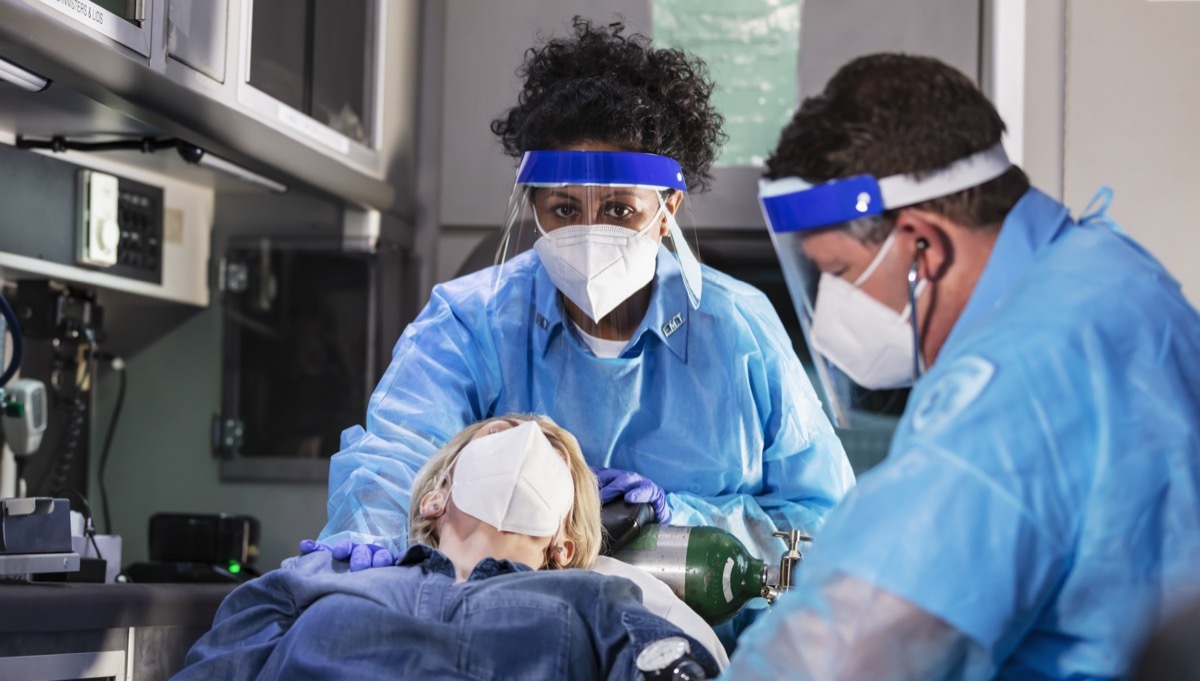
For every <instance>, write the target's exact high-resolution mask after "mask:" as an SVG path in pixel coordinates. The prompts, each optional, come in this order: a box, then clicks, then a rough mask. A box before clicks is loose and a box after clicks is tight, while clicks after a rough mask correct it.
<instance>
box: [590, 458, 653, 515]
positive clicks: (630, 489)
mask: <svg viewBox="0 0 1200 681" xmlns="http://www.w3.org/2000/svg"><path fill="white" fill-rule="evenodd" d="M592 472H593V473H595V474H596V477H597V478H599V480H600V503H602V504H607V503H608V502H610V501H612V500H613V499H616V498H617V497H619V496H622V495H624V497H625V501H628V502H629V503H631V504H650V505H651V506H653V507H654V515H655V517H656V518H657V520H658V523H659V524H660V525H666V524H667V523H669V522H671V509H670V507H668V506H667V493H666V492H665V491H663V488H661V487H659V486H658V485H656V484H654V483H653V482H651V481H650V480H648V479H646V478H644V477H642V476H641V475H638V474H637V473H634V472H633V471H622V470H618V469H616V468H593V469H592Z"/></svg>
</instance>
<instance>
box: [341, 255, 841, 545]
mask: <svg viewBox="0 0 1200 681" xmlns="http://www.w3.org/2000/svg"><path fill="white" fill-rule="evenodd" d="M503 267H504V272H503V278H502V284H501V285H500V286H499V287H497V286H496V285H495V284H494V282H495V277H496V271H495V268H488V269H486V270H483V271H481V272H477V273H475V274H472V275H468V276H465V277H462V278H459V279H456V280H454V281H451V282H448V283H446V284H443V285H440V286H437V287H435V288H434V290H433V294H432V297H431V299H430V301H429V304H428V305H427V306H426V307H425V310H424V311H422V313H421V314H420V316H419V317H418V318H417V319H416V320H415V321H414V322H413V323H412V324H410V325H409V326H408V328H407V329H406V330H405V332H404V334H403V335H402V336H401V337H400V341H399V342H398V343H397V344H396V348H395V350H394V352H393V357H392V363H391V365H390V366H389V367H388V370H387V372H386V374H385V375H384V377H383V380H382V381H380V383H379V386H378V387H377V388H376V389H375V392H374V394H373V395H372V396H371V400H370V404H369V406H368V410H367V422H366V428H365V429H364V428H361V427H358V426H355V427H353V428H350V429H348V430H346V431H345V432H344V433H343V434H342V451H340V452H339V453H338V454H336V455H335V456H334V457H333V459H332V461H331V462H330V473H329V523H328V525H326V527H325V529H324V531H323V532H322V533H321V539H322V540H324V541H336V540H338V539H342V538H349V539H352V540H354V541H356V542H375V543H379V544H383V545H385V546H390V547H392V548H394V549H399V548H401V547H403V546H404V545H405V544H406V541H407V513H408V508H409V489H410V487H411V485H412V481H413V477H414V475H415V474H416V472H417V470H418V469H419V468H420V466H421V465H422V464H423V463H424V462H425V460H426V459H428V458H429V456H430V455H432V454H433V452H434V451H436V449H437V448H438V447H439V446H441V445H442V444H443V443H445V442H446V441H447V440H448V439H450V438H451V437H452V436H453V435H455V434H456V433H458V432H459V431H460V430H462V428H463V427H464V426H466V425H467V424H470V423H472V422H475V421H478V420H480V419H483V418H487V417H490V416H495V415H503V414H506V413H511V412H537V413H544V414H547V415H549V416H550V417H551V418H553V419H554V420H555V421H556V422H557V423H559V424H560V425H562V426H563V427H565V428H567V429H568V430H570V431H571V432H572V433H573V434H574V435H575V437H576V438H577V439H578V440H579V444H580V446H581V448H582V450H583V454H584V456H585V457H586V458H587V461H588V463H590V464H591V465H593V466H607V467H613V468H621V469H627V470H633V471H636V472H638V473H641V474H642V475H644V476H646V477H647V478H649V479H650V480H653V481H654V482H656V483H658V484H659V485H661V486H662V487H663V488H664V489H665V490H666V491H667V492H668V493H669V494H668V500H669V503H670V507H671V513H672V523H674V524H679V525H717V526H720V527H723V528H725V529H727V530H729V531H730V532H732V533H733V534H734V535H736V536H737V537H738V538H739V539H741V540H742V541H743V542H744V543H745V544H746V545H747V548H749V549H750V551H751V552H753V553H755V554H757V555H758V556H760V557H764V558H773V557H775V556H778V555H779V554H780V553H781V552H782V550H783V544H782V542H780V541H779V540H778V539H775V538H773V537H771V532H772V531H773V530H775V529H776V528H797V529H802V530H805V531H807V532H813V531H815V530H816V529H817V528H818V527H819V526H820V524H821V520H822V518H823V517H824V515H825V513H826V512H827V511H829V509H830V508H832V507H833V506H834V505H835V504H836V503H837V502H838V501H840V500H841V498H842V496H843V495H844V494H845V493H846V491H847V490H848V489H849V488H850V487H851V486H853V484H854V475H853V472H852V471H851V469H850V466H849V462H848V461H847V459H846V455H845V452H844V451H843V449H842V446H841V443H840V442H839V441H838V439H837V437H836V436H835V434H834V432H833V428H832V426H831V425H830V423H829V421H828V419H827V418H826V417H825V415H824V413H823V412H822V410H821V405H820V402H819V400H818V398H817V397H816V394H815V393H814V391H813V389H812V385H811V384H810V383H809V381H808V379H807V377H806V375H805V373H804V371H803V369H802V368H801V365H800V362H799V360H798V359H797V358H796V355H795V352H794V351H793V349H792V346H791V342H790V341H789V339H788V337H787V334H786V333H785V332H784V329H783V326H782V325H781V323H780V321H779V318H778V316H777V315H776V313H775V311H774V309H773V308H772V307H771V305H770V303H769V302H768V301H767V299H766V297H765V296H763V294H762V293H760V292H759V291H757V290H755V289H753V288H751V287H750V286H747V285H746V284H743V283H741V282H738V281H736V280H734V279H732V278H730V277H728V276H725V275H723V274H721V273H719V272H716V271H715V270H712V269H708V268H705V269H704V270H703V277H704V281H703V290H704V295H703V299H702V301H701V303H700V307H699V308H698V309H692V308H691V306H690V305H689V303H688V297H687V292H686V290H685V289H684V285H683V280H682V277H681V275H680V271H679V266H678V263H677V262H676V261H675V258H674V256H672V255H671V254H670V253H669V252H668V251H667V250H666V249H665V248H661V247H660V252H659V256H658V262H657V269H656V274H655V279H654V284H653V289H652V293H651V302H650V306H649V309H648V311H647V313H646V316H645V318H644V319H643V320H642V323H641V325H640V326H639V327H638V328H637V330H636V331H635V332H634V335H633V338H632V340H631V341H630V343H629V345H628V346H627V347H626V348H625V350H624V351H623V352H622V354H621V356H620V357H617V358H615V359H600V358H597V357H595V356H594V355H592V354H591V351H590V350H588V349H587V347H586V346H585V345H584V344H583V342H582V341H581V340H579V338H578V337H577V336H576V332H575V331H574V330H573V329H572V328H571V327H570V326H569V324H565V323H564V322H565V318H564V316H563V304H562V302H561V299H560V296H559V293H558V290H557V289H556V288H555V287H554V284H553V282H551V281H550V278H549V276H548V275H547V274H546V271H545V268H543V267H542V265H541V261H540V260H539V259H538V257H537V255H536V253H534V252H532V251H530V252H527V253H524V254H522V255H520V256H517V257H516V258H514V259H512V260H511V261H509V262H508V263H506V264H505V265H504V266H503Z"/></svg>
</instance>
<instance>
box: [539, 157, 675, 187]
mask: <svg viewBox="0 0 1200 681" xmlns="http://www.w3.org/2000/svg"><path fill="white" fill-rule="evenodd" d="M517 184H520V185H525V186H527V187H557V186H564V185H571V184H577V185H591V186H613V187H618V186H620V187H648V188H652V189H678V190H679V191H681V192H686V191H687V185H686V184H685V183H684V181H683V170H682V169H681V168H680V167H679V163H677V162H676V161H675V160H674V159H671V158H667V157H666V156H656V155H654V154H640V153H637V152H632V151H527V152H525V154H524V155H523V156H522V157H521V165H520V167H519V168H518V169H517Z"/></svg>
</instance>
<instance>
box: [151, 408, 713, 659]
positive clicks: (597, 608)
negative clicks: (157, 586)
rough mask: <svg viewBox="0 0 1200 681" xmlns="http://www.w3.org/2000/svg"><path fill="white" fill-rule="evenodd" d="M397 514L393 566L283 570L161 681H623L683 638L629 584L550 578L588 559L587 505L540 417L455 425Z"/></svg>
mask: <svg viewBox="0 0 1200 681" xmlns="http://www.w3.org/2000/svg"><path fill="white" fill-rule="evenodd" d="M411 505H412V507H413V510H412V511H411V512H410V539H411V540H412V541H411V548H409V550H408V551H407V552H406V553H405V554H404V555H403V556H402V557H401V558H400V560H398V561H397V562H396V565H395V566H394V567H387V568H377V569H371V570H363V571H361V572H350V571H349V569H348V567H347V564H346V563H345V562H344V561H335V560H333V559H332V557H331V555H330V554H329V553H328V552H324V551H317V552H314V553H310V554H308V555H305V556H300V557H298V558H293V559H289V560H288V561H285V562H284V565H283V567H281V568H280V569H278V570H274V571H272V572H269V573H267V574H266V575H263V576H262V577H260V578H258V579H256V580H253V581H251V582H248V583H246V584H243V585H242V586H240V587H238V588H237V589H236V590H234V591H233V593H231V594H230V595H229V596H228V597H227V598H226V599H225V601H224V603H222V604H221V608H220V610H219V611H218V612H217V616H216V620H215V621H214V623H213V628H212V630H211V631H210V632H209V633H207V634H206V635H205V636H204V637H203V638H201V639H200V641H199V642H197V643H196V645H195V646H194V647H193V648H192V650H191V652H189V653H188V656H187V667H186V668H185V669H184V670H183V671H182V672H181V673H180V674H179V675H178V676H176V677H175V678H177V679H216V678H220V679H275V678H281V679H310V678H311V679H318V678H319V679H330V678H348V677H351V676H354V677H359V678H411V679H502V678H503V679H510V678H522V679H601V678H608V679H625V678H629V679H636V678H639V676H638V672H637V670H636V667H635V664H634V660H635V658H636V657H637V655H638V653H639V652H641V650H643V649H644V648H645V647H646V646H647V645H649V644H651V643H653V642H655V641H658V640H659V639H662V638H665V637H668V636H682V635H684V634H683V632H681V631H680V630H679V629H678V628H677V627H676V626H675V625H673V624H671V623H670V622H668V621H667V620H665V619H662V618H660V617H658V616H656V615H654V614H652V613H650V612H649V611H648V610H646V608H645V607H643V606H642V603H641V593H640V591H639V590H638V588H637V587H636V586H634V585H633V584H632V583H631V582H629V581H627V580H625V579H622V578H618V577H606V576H603V575H600V574H597V573H595V572H591V571H589V570H578V569H563V568H587V567H590V566H591V565H592V564H593V563H594V562H595V560H596V556H597V553H598V551H599V545H600V501H599V497H598V494H597V485H596V479H595V477H594V476H593V475H592V473H591V471H590V470H589V469H588V467H587V464H586V463H585V462H584V460H583V456H582V455H581V454H580V452H579V446H578V444H577V443H576V442H575V438H574V437H572V436H571V435H570V434H569V433H567V432H566V431H564V430H562V429H561V428H559V427H557V426H555V425H554V424H553V423H552V422H551V421H549V420H548V419H545V418H540V417H536V418H535V417H526V416H510V417H504V418H498V419H492V420H489V421H484V422H481V423H477V424H474V425H471V426H468V427H467V428H466V429H465V430H463V431H462V432H461V433H459V434H458V435H457V436H456V437H455V438H454V439H452V440H451V441H450V442H449V443H448V444H447V445H446V446H445V447H443V448H442V449H441V450H440V451H438V452H437V454H435V455H434V456H433V457H432V458H430V460H429V461H428V462H427V463H426V464H425V466H424V467H423V468H422V469H421V472H420V473H419V474H418V476H417V480H416V482H415V483H414V485H413V493H412V504H411ZM691 648H692V656H693V657H695V658H696V659H697V660H698V661H699V662H700V663H701V664H702V665H704V666H705V667H707V668H708V671H709V672H710V674H713V675H715V672H716V668H715V664H714V661H713V660H712V658H711V656H710V655H709V654H708V652H707V651H706V650H705V648H704V647H703V646H701V645H699V644H698V643H697V642H696V641H695V640H691Z"/></svg>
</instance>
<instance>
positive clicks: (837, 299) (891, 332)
mask: <svg viewBox="0 0 1200 681" xmlns="http://www.w3.org/2000/svg"><path fill="white" fill-rule="evenodd" d="M1010 167H1011V164H1010V163H1009V160H1008V157H1007V156H1006V155H1005V153H1004V148H1003V147H1002V146H1000V145H996V146H995V147H992V148H991V149H987V150H985V151H982V152H979V153H977V154H972V155H971V156H968V157H966V158H963V159H960V160H959V161H956V162H954V163H952V164H950V165H949V166H946V167H944V168H941V169H938V170H935V171H933V172H931V173H925V174H923V175H922V177H921V178H920V179H917V178H916V177H914V176H910V175H893V176H890V177H884V178H878V179H877V178H875V177H874V176H871V175H857V176H854V177H848V178H844V179H839V180H833V181H830V182H825V183H823V184H818V185H813V184H810V183H808V182H806V181H804V180H802V179H801V178H798V177H784V178H779V179H776V180H763V181H762V182H760V183H759V202H760V203H761V205H762V210H763V215H764V217H765V218H766V222H767V226H768V228H769V231H770V234H771V241H772V243H773V244H774V246H775V251H776V253H777V254H778V256H779V261H780V265H781V266H782V268H783V274H784V278H785V279H786V281H787V286H788V292H789V293H790V294H791V296H792V302H793V303H794V304H795V307H796V314H797V316H799V318H800V325H801V328H802V329H803V331H804V336H805V340H806V341H807V343H808V347H809V350H810V351H811V353H812V357H813V363H814V364H815V368H816V373H817V376H818V378H819V380H820V383H821V386H822V388H823V390H824V393H825V397H826V405H827V408H828V409H829V412H830V417H831V418H832V419H833V420H834V423H836V424H837V425H838V426H840V427H843V428H847V427H852V426H855V425H859V424H860V423H861V422H862V421H863V420H864V418H863V417H866V416H868V415H869V414H872V413H876V412H879V411H896V410H892V409H888V407H889V406H890V405H889V402H896V401H899V400H901V399H902V397H903V396H902V395H901V394H899V393H897V392H896V391H898V390H901V389H904V388H907V387H909V386H911V385H912V384H913V382H914V381H916V379H917V378H918V377H919V376H920V374H921V372H922V371H923V369H924V367H923V365H922V360H921V357H920V352H919V348H920V347H921V343H920V337H919V336H920V334H919V329H918V326H919V325H918V323H917V321H918V320H917V319H916V314H915V313H914V310H916V309H917V303H918V301H919V300H920V299H921V296H922V294H923V293H924V292H925V290H926V282H925V281H923V280H922V279H921V278H920V272H919V269H918V267H917V261H916V260H913V261H912V262H911V263H905V264H904V266H905V272H904V273H902V274H900V275H897V274H896V272H895V263H894V262H891V261H890V260H889V258H888V256H889V255H890V252H891V247H892V243H893V237H894V232H893V233H892V234H890V235H889V236H888V237H887V239H885V240H884V241H883V242H882V243H878V244H876V243H865V242H863V241H861V240H859V239H858V238H857V237H855V236H854V235H853V234H852V233H851V231H850V230H849V229H848V223H851V222H853V221H855V220H859V219H863V218H870V217H873V216H881V215H883V214H884V213H885V212H886V211H889V210H894V209H897V208H903V207H905V206H912V205H915V204H918V203H922V202H924V201H929V200H931V199H936V198H940V197H943V196H949V195H951V194H955V193H958V192H960V191H963V190H964V189H969V188H971V187H975V186H978V185H981V184H983V183H985V182H988V181H990V180H993V179H995V178H997V177H999V176H1000V175H1002V174H1003V173H1004V172H1005V171H1006V170H1008V169H1009V168H1010ZM864 248H865V249H868V250H871V251H873V252H874V257H873V259H872V260H871V262H870V263H869V264H868V265H867V267H866V268H865V269H863V270H861V271H855V272H854V273H853V274H854V276H853V277H851V278H847V277H846V276H845V272H844V271H842V270H843V269H844V268H842V267H839V266H838V264H837V263H838V262H839V261H841V260H842V259H841V258H840V257H839V255H840V254H844V253H846V252H847V250H858V251H860V253H861V250H862V249H864ZM884 278H887V280H886V281H879V279H884ZM873 279H875V281H872V280H873ZM902 287H903V288H904V289H906V290H898V289H901V288H902ZM880 292H883V293H885V294H886V293H889V292H890V293H891V294H893V295H892V297H891V298H890V299H887V300H886V302H884V300H881V296H880ZM883 298H885V299H886V298H887V297H886V295H885V296H883Z"/></svg>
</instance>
